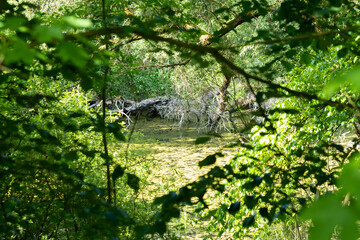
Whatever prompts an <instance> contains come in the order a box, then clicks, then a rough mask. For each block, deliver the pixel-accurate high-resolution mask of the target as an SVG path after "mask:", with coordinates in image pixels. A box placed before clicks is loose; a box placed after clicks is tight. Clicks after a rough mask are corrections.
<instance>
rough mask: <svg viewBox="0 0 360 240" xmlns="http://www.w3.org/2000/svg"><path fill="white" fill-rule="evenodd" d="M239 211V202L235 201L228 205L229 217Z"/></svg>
mask: <svg viewBox="0 0 360 240" xmlns="http://www.w3.org/2000/svg"><path fill="white" fill-rule="evenodd" d="M239 210H240V202H239V201H237V202H234V203H232V204H231V205H230V207H229V209H228V212H229V213H230V214H231V215H235V213H237V212H238V211H239Z"/></svg>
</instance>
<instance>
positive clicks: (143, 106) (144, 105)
mask: <svg viewBox="0 0 360 240" xmlns="http://www.w3.org/2000/svg"><path fill="white" fill-rule="evenodd" d="M169 101H170V100H169V98H167V97H156V98H148V99H145V100H143V101H141V102H138V103H137V102H132V105H131V106H129V107H125V108H124V110H123V111H124V112H125V113H126V114H134V113H138V112H142V111H149V112H156V113H158V112H159V108H161V107H163V106H164V105H167V104H168V103H169Z"/></svg>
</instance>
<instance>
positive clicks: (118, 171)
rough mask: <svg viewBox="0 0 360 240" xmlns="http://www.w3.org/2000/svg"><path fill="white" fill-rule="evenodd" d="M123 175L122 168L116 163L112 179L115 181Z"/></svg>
mask: <svg viewBox="0 0 360 240" xmlns="http://www.w3.org/2000/svg"><path fill="white" fill-rule="evenodd" d="M123 175H124V168H123V167H121V166H120V165H116V167H115V169H114V171H113V173H112V175H111V177H112V179H113V181H114V182H115V181H116V179H118V178H120V177H122V176H123Z"/></svg>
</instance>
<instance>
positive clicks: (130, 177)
mask: <svg viewBox="0 0 360 240" xmlns="http://www.w3.org/2000/svg"><path fill="white" fill-rule="evenodd" d="M139 182H140V179H139V178H138V177H137V176H136V175H135V174H131V173H127V182H126V183H127V185H129V187H131V188H132V189H134V190H135V192H137V191H138V190H139V188H140V184H139Z"/></svg>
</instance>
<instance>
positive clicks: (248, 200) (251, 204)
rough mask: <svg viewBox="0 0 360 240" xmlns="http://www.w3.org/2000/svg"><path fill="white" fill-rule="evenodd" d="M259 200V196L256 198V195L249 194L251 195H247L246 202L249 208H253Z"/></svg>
mask: <svg viewBox="0 0 360 240" xmlns="http://www.w3.org/2000/svg"><path fill="white" fill-rule="evenodd" d="M257 202H258V200H257V198H255V196H249V195H246V196H245V201H244V204H245V206H246V207H247V208H249V209H253V208H254V207H255V206H256V204H257Z"/></svg>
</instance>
